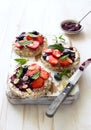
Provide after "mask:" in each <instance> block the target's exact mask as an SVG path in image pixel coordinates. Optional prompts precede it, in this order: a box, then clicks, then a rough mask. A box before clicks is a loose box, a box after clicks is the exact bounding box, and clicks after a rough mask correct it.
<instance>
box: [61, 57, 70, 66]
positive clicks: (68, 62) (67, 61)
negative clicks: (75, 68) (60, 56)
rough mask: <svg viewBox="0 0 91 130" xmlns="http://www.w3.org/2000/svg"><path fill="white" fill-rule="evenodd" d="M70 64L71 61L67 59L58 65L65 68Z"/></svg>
mask: <svg viewBox="0 0 91 130" xmlns="http://www.w3.org/2000/svg"><path fill="white" fill-rule="evenodd" d="M71 63H72V60H71V59H70V58H67V59H65V60H60V65H61V66H62V67H67V66H69V65H70V64H71Z"/></svg>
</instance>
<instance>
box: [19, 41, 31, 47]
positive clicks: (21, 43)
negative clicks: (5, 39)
mask: <svg viewBox="0 0 91 130" xmlns="http://www.w3.org/2000/svg"><path fill="white" fill-rule="evenodd" d="M31 43H32V40H29V41H24V42H19V44H20V45H22V46H26V45H30V44H31Z"/></svg>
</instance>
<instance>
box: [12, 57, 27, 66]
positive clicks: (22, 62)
mask: <svg viewBox="0 0 91 130" xmlns="http://www.w3.org/2000/svg"><path fill="white" fill-rule="evenodd" d="M14 60H15V61H16V62H18V63H19V64H20V65H24V64H25V63H26V62H27V61H28V60H27V59H24V58H17V59H14Z"/></svg>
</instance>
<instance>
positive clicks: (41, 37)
mask: <svg viewBox="0 0 91 130" xmlns="http://www.w3.org/2000/svg"><path fill="white" fill-rule="evenodd" d="M36 40H38V41H39V43H40V44H43V42H44V37H43V36H40V35H39V36H38V37H36Z"/></svg>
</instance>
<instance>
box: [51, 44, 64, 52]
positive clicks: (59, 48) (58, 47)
mask: <svg viewBox="0 0 91 130" xmlns="http://www.w3.org/2000/svg"><path fill="white" fill-rule="evenodd" d="M49 48H53V49H58V50H59V51H63V50H64V47H63V46H62V45H59V44H54V45H49Z"/></svg>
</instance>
